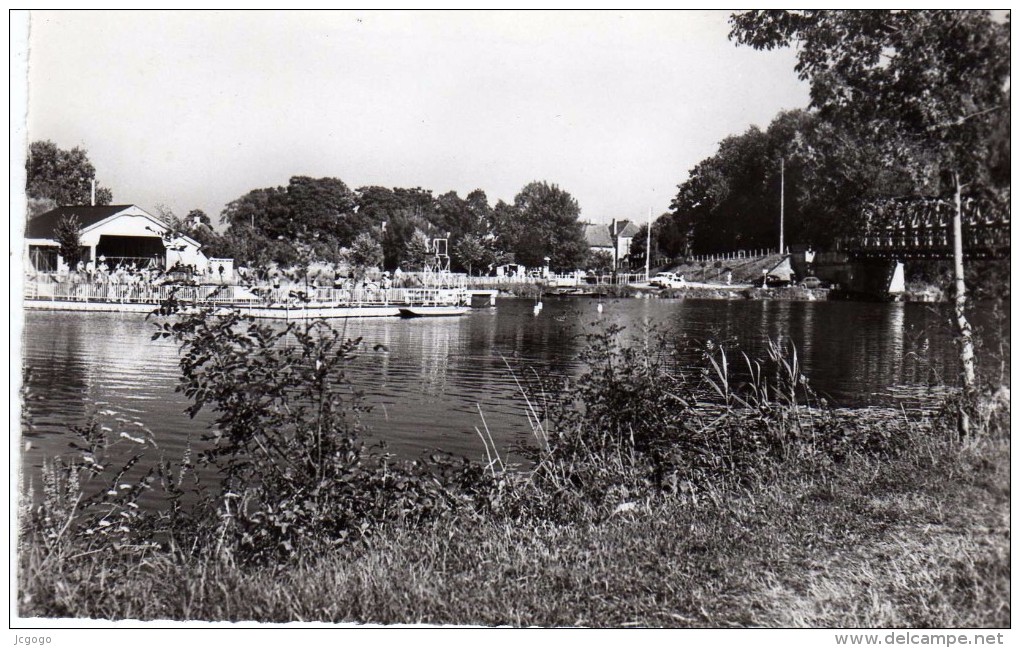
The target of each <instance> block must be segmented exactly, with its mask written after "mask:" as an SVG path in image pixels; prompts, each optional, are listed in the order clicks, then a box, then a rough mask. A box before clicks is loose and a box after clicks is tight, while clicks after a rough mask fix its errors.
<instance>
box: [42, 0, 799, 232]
mask: <svg viewBox="0 0 1020 648" xmlns="http://www.w3.org/2000/svg"><path fill="white" fill-rule="evenodd" d="M728 15H729V14H728V13H727V12H711V11H699V12H687V11H668V12H620V11H606V12H598V11H592V12H470V11H459V12H406V11H405V12H371V11H339V12H307V13H306V12H282V13H281V12H268V11H247V12H194V11H175V12H149V11H146V12H130V11H106V12H67V11H59V12H47V11H33V12H32V13H31V16H30V30H31V31H30V35H29V46H30V49H29V53H28V61H29V71H28V115H27V140H28V141H36V140H52V141H53V142H55V143H56V144H57V145H58V146H60V147H61V148H65V149H68V148H72V147H75V146H81V147H84V148H85V149H86V150H87V151H88V155H89V158H90V159H91V160H92V163H93V164H94V165H95V167H96V172H97V177H98V179H99V182H100V183H101V184H103V185H105V186H108V187H110V188H111V189H112V190H113V197H114V203H133V204H137V205H139V206H140V207H142V208H143V209H147V210H149V211H153V210H154V209H155V207H156V206H157V205H159V204H163V205H166V206H168V207H170V208H171V209H173V210H174V212H175V213H177V214H178V215H183V214H186V213H187V212H188V211H190V210H191V209H202V210H203V211H205V212H206V213H208V214H210V215H211V216H212V217H213V220H214V221H216V220H218V215H219V213H220V211H221V210H222V209H223V207H224V205H225V204H226V203H228V202H229V201H231V200H233V199H235V198H238V197H240V196H241V195H243V194H245V193H246V192H248V191H250V190H252V189H256V188H261V187H269V186H283V185H286V184H287V181H288V179H289V178H290V177H291V176H295V175H308V176H313V177H327V176H328V177H337V178H340V179H341V180H343V181H344V182H345V183H346V184H347V185H348V186H349V187H351V188H352V189H355V188H357V187H361V186H366V185H381V186H386V187H416V186H420V187H424V188H427V189H431V190H432V191H433V192H434V193H435V194H436V195H438V194H441V193H445V192H447V191H451V190H452V191H457V192H458V193H459V194H460V195H461V196H465V195H466V194H467V193H468V192H470V191H472V190H474V189H476V188H481V189H483V190H484V191H485V192H486V193H487V195H488V197H489V201H490V203H492V204H495V202H496V201H497V200H498V199H502V200H505V201H508V202H509V201H512V200H513V197H514V195H515V194H516V193H517V192H518V191H519V190H520V189H521V188H522V187H523V186H524V185H526V184H527V183H529V182H531V181H534V180H542V181H546V182H549V183H553V184H556V185H558V186H559V187H560V188H562V189H564V190H566V191H568V192H570V194H571V195H573V196H574V197H575V198H576V199H577V201H578V203H579V204H580V206H581V217H582V219H584V220H588V221H592V222H609V221H610V220H611V219H613V218H616V219H623V218H629V219H636V220H640V221H644V220H645V219H646V218H647V216H648V211H649V209H651V210H652V211H653V212H654V214H655V215H658V214H660V213H662V212H665V211H667V210H668V209H669V203H670V200H671V199H672V198H673V196H674V195H675V194H676V187H677V185H678V184H680V183H681V182H683V181H684V180H685V179H686V177H687V173H688V171H689V170H690V169H691V168H692V167H693V166H694V165H695V164H697V163H698V162H699V161H701V160H702V159H704V158H706V157H708V156H710V155H712V154H713V153H714V152H715V150H716V148H717V146H718V143H719V141H720V140H721V139H723V138H724V137H726V136H728V135H733V134H737V133H741V132H743V131H745V130H746V129H747V128H748V127H749V126H751V125H758V126H761V127H765V126H767V125H768V123H769V122H770V121H771V120H772V118H773V117H775V116H776V114H777V113H778V112H779V111H781V110H786V109H793V108H803V107H805V106H806V105H807V103H808V88H807V84H806V83H804V82H801V81H799V80H798V79H797V78H796V74H795V73H794V71H793V66H794V62H795V61H794V52H793V51H791V50H778V51H773V52H758V51H755V50H752V49H750V48H747V47H740V48H738V47H736V46H735V45H734V44H733V43H732V42H730V41H729V40H728V38H727V34H728V32H729V27H728V24H727V18H728Z"/></svg>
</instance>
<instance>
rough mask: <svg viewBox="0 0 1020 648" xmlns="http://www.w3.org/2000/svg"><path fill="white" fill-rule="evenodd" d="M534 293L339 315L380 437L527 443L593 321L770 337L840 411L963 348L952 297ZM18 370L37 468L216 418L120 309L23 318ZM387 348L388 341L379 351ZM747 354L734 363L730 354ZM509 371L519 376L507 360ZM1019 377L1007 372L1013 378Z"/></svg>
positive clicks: (886, 397) (170, 357)
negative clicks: (188, 395) (443, 309)
mask: <svg viewBox="0 0 1020 648" xmlns="http://www.w3.org/2000/svg"><path fill="white" fill-rule="evenodd" d="M533 305H534V302H533V301H530V300H523V299H500V300H499V305H498V308H495V309H479V310H474V311H472V312H471V313H470V314H468V315H467V316H464V317H456V318H431V319H415V320H400V319H365V320H338V321H337V322H336V326H339V327H344V328H345V329H346V334H347V335H348V336H349V337H358V336H360V337H362V338H363V339H364V341H365V344H364V351H363V352H361V353H359V354H358V356H357V357H356V358H355V360H354V361H353V362H352V364H351V367H350V371H349V375H350V378H351V379H352V381H353V382H354V384H355V385H356V386H357V388H358V389H360V390H361V391H362V392H363V394H364V400H365V403H366V404H367V405H369V406H371V411H370V412H369V413H368V414H367V416H366V417H365V422H366V423H367V425H368V426H369V427H370V428H371V436H372V437H373V438H376V439H385V440H386V442H387V444H388V447H389V449H390V451H392V452H394V453H396V454H398V455H401V456H405V457H413V456H417V455H419V454H421V453H423V452H429V451H432V450H434V449H442V450H446V451H449V452H452V453H456V454H463V455H467V456H470V457H482V456H484V448H483V446H482V443H481V441H480V439H479V437H478V433H477V432H476V429H475V428H476V427H481V426H482V416H483V415H484V419H485V423H486V424H487V426H488V429H489V431H490V432H491V434H492V436H493V438H494V439H495V441H496V443H497V445H498V446H499V447H500V449H501V451H502V452H506V451H507V450H508V448H509V447H510V446H511V445H513V444H514V443H516V442H527V441H528V439H529V437H530V431H529V427H528V422H527V417H526V414H525V407H526V406H525V402H524V399H523V398H522V397H521V394H520V392H519V389H518V385H517V381H516V380H515V374H516V377H517V378H522V377H526V376H529V375H531V376H533V375H542V376H565V375H571V374H575V373H576V372H577V371H578V369H579V362H578V354H579V352H580V350H581V348H582V346H583V339H582V337H581V334H583V333H584V332H586V331H591V330H593V329H592V324H593V323H598V322H601V323H607V324H608V323H615V324H619V325H621V326H625V327H627V328H626V330H625V331H624V333H623V335H625V336H631V337H641V336H642V333H641V329H642V327H644V326H647V325H654V326H657V327H659V328H661V329H662V330H664V331H667V332H668V335H669V336H670V337H672V338H673V339H675V340H677V341H678V342H680V344H681V347H682V349H683V354H684V355H685V356H686V358H687V359H688V360H689V361H690V362H691V363H694V362H697V360H698V358H699V357H701V355H702V353H703V350H704V348H705V346H706V343H708V342H709V341H711V343H712V344H714V345H720V344H721V345H723V346H724V347H725V348H727V349H728V350H729V355H730V358H731V363H734V362H733V361H734V360H736V361H737V362H742V359H740V355H739V354H740V352H745V353H747V354H748V355H749V356H751V357H763V356H764V345H765V343H766V340H768V339H770V338H771V339H777V338H784V339H787V340H789V341H790V342H792V343H793V345H795V347H796V349H797V353H798V356H799V359H800V362H801V365H802V367H803V371H804V373H805V374H807V375H808V376H809V377H810V380H811V384H812V386H813V387H814V389H815V390H816V391H818V392H819V393H820V394H822V395H824V396H825V397H826V398H827V400H829V401H830V402H832V403H835V404H838V405H842V406H853V407H857V406H873V405H888V404H904V405H905V406H908V407H913V406H916V405H918V404H923V403H925V402H930V401H931V399H932V396H931V395H932V391H931V389H930V386H931V385H936V384H943V383H946V382H948V383H952V382H954V380H955V373H956V367H957V362H956V360H955V354H956V348H955V345H954V342H953V337H952V330H951V328H950V319H949V315H950V308H949V306H948V305H945V304H938V305H931V304H902V303H857V302H788V301H743V300H741V301H714V300H667V299H619V300H609V301H607V302H605V304H604V309H603V312H602V313H601V314H599V313H598V312H597V310H596V302H595V301H594V300H591V299H587V298H547V299H546V300H545V303H544V308H543V309H542V310H541V312H540V313H539V314H538V315H535V314H534V309H533ZM1004 317H1005V319H996V318H995V317H993V313H992V312H991V309H990V308H989V307H985V306H982V307H980V308H979V309H978V312H977V314H976V316H975V318H974V320H975V324H976V325H977V327H978V328H979V330H981V331H984V335H983V338H984V339H985V340H986V344H984V345H983V346H982V347H981V348H980V349H979V358H982V359H984V360H985V363H984V364H985V366H993V367H994V368H995V370H996V371H998V369H999V365H998V364H995V363H998V362H999V360H1000V352H1003V351H1004V356H1003V357H1004V358H1005V360H1004V362H1005V363H1006V365H1005V366H1004V369H1005V372H1006V374H1005V375H1006V376H1008V371H1009V367H1008V362H1009V351H1008V349H1009V320H1008V313H1007V314H1006V315H1005V316H1004ZM24 325H25V326H24V336H23V353H22V356H23V367H24V370H25V376H26V385H27V387H28V391H27V392H26V393H27V398H26V399H25V401H26V402H25V407H26V410H25V411H26V415H25V416H24V417H23V419H24V420H27V425H26V426H25V429H23V431H22V433H23V438H22V440H23V442H25V444H24V445H23V448H25V447H27V450H24V451H23V452H22V461H23V465H24V467H25V469H26V474H33V473H35V471H37V470H38V467H39V465H40V464H41V462H42V460H43V458H44V457H47V456H53V455H56V454H60V453H64V452H67V451H68V445H67V444H68V441H69V439H70V438H71V437H70V435H69V433H68V426H70V425H79V424H82V423H84V422H85V421H86V420H87V418H88V416H89V415H90V414H95V415H97V416H98V417H99V419H100V421H101V423H103V424H105V425H107V426H109V427H110V428H111V429H112V430H113V431H114V432H115V433H116V434H119V432H127V433H129V434H130V435H134V436H138V435H139V434H142V433H146V434H151V436H152V438H153V439H154V440H155V441H156V442H157V444H158V447H159V452H161V453H163V454H164V455H165V456H166V457H167V458H169V459H177V458H179V457H180V455H181V454H182V452H183V451H184V449H185V447H187V446H188V445H189V444H190V445H192V446H199V445H200V442H199V440H200V437H201V435H202V433H203V432H204V430H205V428H206V426H207V425H208V424H209V422H210V421H211V419H212V417H211V415H210V414H209V413H207V412H202V413H200V414H199V415H198V416H197V417H196V418H195V419H190V418H189V417H188V416H187V415H186V414H184V413H183V412H184V409H185V407H186V406H187V405H188V402H187V400H186V399H185V398H184V396H183V395H182V394H179V393H176V392H175V389H174V388H175V386H176V385H177V380H178V365H177V350H176V347H175V346H174V345H173V344H172V343H170V342H168V341H163V340H160V341H152V340H151V339H150V338H151V334H152V332H153V326H154V325H153V323H152V322H151V321H146V320H145V318H144V316H140V315H132V314H117V313H70V312H39V311H29V312H26V313H25V321H24ZM376 345H384V346H385V347H386V349H388V352H387V351H385V350H382V349H380V350H378V351H375V350H373V349H374V347H376ZM734 364H736V363H734ZM508 365H509V367H512V368H513V373H511V371H510V370H509V369H508ZM1007 380H1008V378H1007Z"/></svg>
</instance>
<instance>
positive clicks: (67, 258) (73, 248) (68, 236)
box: [54, 214, 82, 270]
mask: <svg viewBox="0 0 1020 648" xmlns="http://www.w3.org/2000/svg"><path fill="white" fill-rule="evenodd" d="M54 238H56V240H57V244H58V245H59V246H60V256H62V257H63V258H64V263H66V264H67V267H68V268H70V269H72V270H73V269H74V267H75V266H76V265H78V262H79V261H81V258H82V255H81V221H79V220H78V217H77V216H75V215H74V214H71V215H70V216H64V217H63V218H61V219H60V221H59V222H58V223H57V227H56V229H55V230H54Z"/></svg>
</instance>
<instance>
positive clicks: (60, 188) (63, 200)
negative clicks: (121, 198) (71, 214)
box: [25, 140, 113, 205]
mask: <svg viewBox="0 0 1020 648" xmlns="http://www.w3.org/2000/svg"><path fill="white" fill-rule="evenodd" d="M25 170H26V172H27V175H28V177H27V181H26V183H25V192H26V193H27V194H28V197H29V198H34V199H48V200H52V201H53V202H54V203H55V204H56V205H88V204H91V200H92V181H93V180H95V179H96V169H95V167H94V166H92V162H90V161H89V158H88V154H87V153H86V152H85V149H83V148H81V147H75V148H73V149H71V150H70V151H65V150H63V149H60V148H59V147H57V145H56V144H54V143H53V142H51V141H49V140H46V141H39V142H32V144H31V145H30V146H29V148H28V160H27V161H26V163H25ZM112 200H113V193H112V192H111V191H110V190H109V189H108V188H106V187H103V186H101V185H99V184H98V183H97V184H96V204H97V205H109V204H110V202H111V201H112Z"/></svg>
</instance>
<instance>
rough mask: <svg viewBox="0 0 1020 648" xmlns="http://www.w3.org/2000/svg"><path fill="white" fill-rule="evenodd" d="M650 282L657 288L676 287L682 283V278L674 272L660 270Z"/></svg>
mask: <svg viewBox="0 0 1020 648" xmlns="http://www.w3.org/2000/svg"><path fill="white" fill-rule="evenodd" d="M648 284H649V285H651V286H655V287H657V288H675V287H677V286H679V285H680V278H679V277H677V276H676V275H675V274H673V273H672V272H660V273H658V274H656V275H655V276H654V277H652V279H651V280H650V281H649V282H648Z"/></svg>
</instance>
